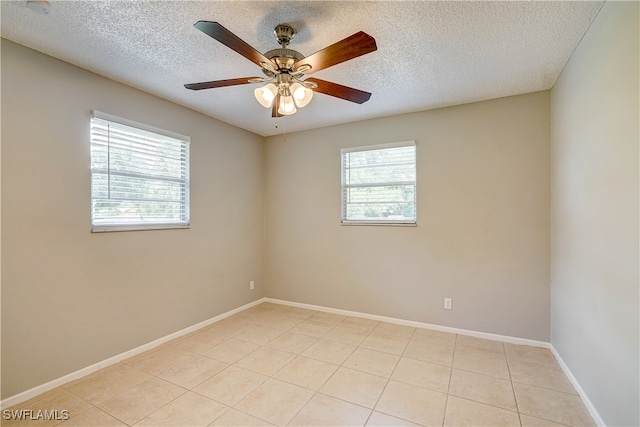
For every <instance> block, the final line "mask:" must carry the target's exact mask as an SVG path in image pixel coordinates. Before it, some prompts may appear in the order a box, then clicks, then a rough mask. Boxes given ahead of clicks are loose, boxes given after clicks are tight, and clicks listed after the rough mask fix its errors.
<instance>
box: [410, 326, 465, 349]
mask: <svg viewBox="0 0 640 427" xmlns="http://www.w3.org/2000/svg"><path fill="white" fill-rule="evenodd" d="M411 340H412V341H420V342H425V343H431V344H442V345H450V346H453V345H454V344H455V343H456V334H452V333H449V332H442V331H436V330H433V329H423V328H417V329H416V331H415V332H414V333H413V336H412V337H411Z"/></svg>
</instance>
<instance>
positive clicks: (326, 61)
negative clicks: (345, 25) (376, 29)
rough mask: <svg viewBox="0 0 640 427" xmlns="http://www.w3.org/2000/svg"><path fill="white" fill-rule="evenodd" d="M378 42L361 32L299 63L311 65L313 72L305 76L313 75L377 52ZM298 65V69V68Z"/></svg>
mask: <svg viewBox="0 0 640 427" xmlns="http://www.w3.org/2000/svg"><path fill="white" fill-rule="evenodd" d="M377 49H378V47H377V46H376V40H375V39H374V38H373V37H371V36H370V35H369V34H367V33H364V32H362V31H360V32H359V33H355V34H354V35H352V36H349V37H347V38H346V39H343V40H340V41H339V42H337V43H334V44H332V45H331V46H328V47H325V48H324V49H322V50H320V51H318V52H316V53H314V54H312V55H309V56H307V57H306V58H304V59H301V60H300V61H299V63H300V65H304V64H308V65H311V70H309V71H307V72H305V74H312V73H315V72H316V71H320V70H323V69H325V68H329V67H331V66H334V65H336V64H340V63H341V62H345V61H348V60H350V59H353V58H357V57H358V56H362V55H365V54H367V53H369V52H373V51H374V50H377ZM300 65H298V66H297V67H296V68H298V67H299V66H300Z"/></svg>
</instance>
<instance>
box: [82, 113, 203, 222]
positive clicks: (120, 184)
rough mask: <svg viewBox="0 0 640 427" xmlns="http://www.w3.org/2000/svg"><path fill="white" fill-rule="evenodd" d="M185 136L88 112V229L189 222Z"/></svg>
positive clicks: (187, 149)
mask: <svg viewBox="0 0 640 427" xmlns="http://www.w3.org/2000/svg"><path fill="white" fill-rule="evenodd" d="M189 143H190V140H189V138H188V137H184V136H181V135H176V134H173V133H171V132H168V131H164V130H161V129H156V128H152V127H150V126H146V125H141V124H139V123H134V122H131V121H128V120H125V119H120V118H117V117H113V116H110V115H108V114H104V113H100V112H97V111H93V112H92V114H91V231H93V232H98V231H125V230H146V229H159V228H187V227H189Z"/></svg>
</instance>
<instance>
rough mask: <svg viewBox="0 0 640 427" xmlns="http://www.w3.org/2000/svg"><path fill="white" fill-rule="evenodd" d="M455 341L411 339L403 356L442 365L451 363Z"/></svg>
mask: <svg viewBox="0 0 640 427" xmlns="http://www.w3.org/2000/svg"><path fill="white" fill-rule="evenodd" d="M454 348H455V343H440V342H426V341H420V340H415V339H411V341H409V344H407V348H406V349H405V350H404V353H403V356H405V357H409V358H411V359H415V360H422V361H423V362H430V363H436V364H438V365H443V366H451V365H452V364H453V350H454Z"/></svg>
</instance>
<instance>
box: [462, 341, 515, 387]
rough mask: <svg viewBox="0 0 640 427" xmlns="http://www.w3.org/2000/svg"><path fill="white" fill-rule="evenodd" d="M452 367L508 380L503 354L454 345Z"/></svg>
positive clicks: (507, 369) (505, 360) (507, 368)
mask: <svg viewBox="0 0 640 427" xmlns="http://www.w3.org/2000/svg"><path fill="white" fill-rule="evenodd" d="M453 367H454V368H456V369H462V370H465V371H471V372H476V373H478V374H485V375H491V376H494V377H498V378H504V379H509V378H510V377H509V367H508V366H507V359H506V357H505V355H504V353H502V354H500V353H499V352H494V351H485V350H483V349H470V348H461V347H458V345H457V344H456V351H455V353H454V356H453Z"/></svg>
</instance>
